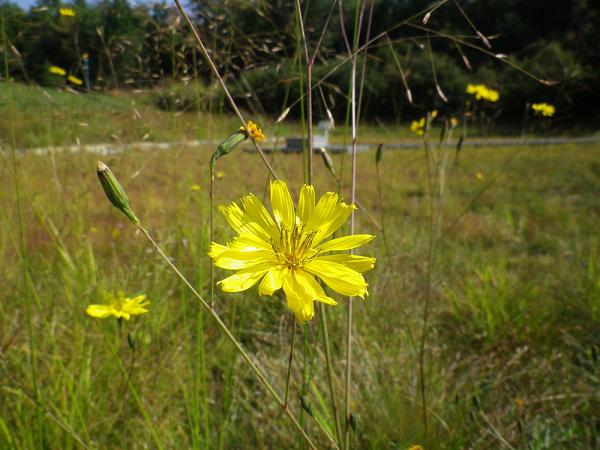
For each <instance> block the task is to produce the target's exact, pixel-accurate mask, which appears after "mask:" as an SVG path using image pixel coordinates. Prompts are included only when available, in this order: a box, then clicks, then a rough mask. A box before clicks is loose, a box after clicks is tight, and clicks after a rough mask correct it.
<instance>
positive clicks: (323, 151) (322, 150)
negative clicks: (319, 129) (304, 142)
mask: <svg viewBox="0 0 600 450" xmlns="http://www.w3.org/2000/svg"><path fill="white" fill-rule="evenodd" d="M319 151H320V153H321V156H322V157H323V162H324V163H325V166H326V167H327V169H329V171H330V172H331V174H332V175H333V177H334V178H337V175H336V173H335V169H334V168H333V160H332V159H331V156H329V152H328V151H327V150H326V149H325V148H323V147H321V148H320V149H319Z"/></svg>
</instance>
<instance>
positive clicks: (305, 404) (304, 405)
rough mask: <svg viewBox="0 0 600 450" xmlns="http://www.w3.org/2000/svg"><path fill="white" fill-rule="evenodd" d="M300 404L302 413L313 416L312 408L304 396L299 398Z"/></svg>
mask: <svg viewBox="0 0 600 450" xmlns="http://www.w3.org/2000/svg"><path fill="white" fill-rule="evenodd" d="M300 404H301V405H302V409H304V411H306V412H307V413H309V414H310V415H311V416H312V415H313V412H312V406H311V404H310V402H309V401H308V400H307V398H306V397H305V396H304V395H301V396H300Z"/></svg>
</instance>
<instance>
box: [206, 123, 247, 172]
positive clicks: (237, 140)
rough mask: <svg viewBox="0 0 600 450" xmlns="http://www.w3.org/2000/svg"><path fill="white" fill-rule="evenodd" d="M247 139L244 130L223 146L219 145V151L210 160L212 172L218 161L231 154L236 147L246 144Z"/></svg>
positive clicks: (229, 138)
mask: <svg viewBox="0 0 600 450" xmlns="http://www.w3.org/2000/svg"><path fill="white" fill-rule="evenodd" d="M246 139H248V136H247V135H246V132H245V131H243V130H238V131H236V132H235V133H233V134H231V135H230V136H229V137H228V138H227V139H225V140H224V141H223V142H221V144H219V146H218V147H217V151H215V153H213V155H212V157H211V158H210V168H211V171H212V170H214V168H215V165H216V164H217V159H219V158H220V157H221V156H225V155H226V154H228V153H230V152H231V151H232V150H233V149H234V148H235V147H237V146H238V145H239V144H241V143H242V142H244V141H245V140H246Z"/></svg>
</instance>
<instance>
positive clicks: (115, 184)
mask: <svg viewBox="0 0 600 450" xmlns="http://www.w3.org/2000/svg"><path fill="white" fill-rule="evenodd" d="M96 173H97V174H98V179H99V180H100V184H102V188H103V189H104V193H105V194H106V196H107V197H108V199H109V200H110V202H111V203H112V204H113V206H114V207H115V208H117V209H118V210H120V211H121V212H122V213H123V214H125V215H126V216H127V218H128V219H129V220H131V221H132V222H133V223H134V224H136V225H137V224H139V223H140V221H139V220H138V218H137V217H136V216H135V214H134V213H133V211H132V210H131V207H130V206H129V199H128V198H127V194H126V193H125V190H124V189H123V186H121V183H119V180H117V177H115V175H114V174H113V173H112V171H111V170H110V169H109V168H108V166H107V165H106V164H104V163H103V162H102V161H98V166H97V168H96Z"/></svg>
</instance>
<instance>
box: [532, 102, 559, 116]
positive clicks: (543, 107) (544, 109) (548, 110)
mask: <svg viewBox="0 0 600 450" xmlns="http://www.w3.org/2000/svg"><path fill="white" fill-rule="evenodd" d="M531 109H533V111H534V112H535V114H537V115H538V116H544V117H552V116H553V115H554V113H555V112H556V109H555V108H554V106H553V105H549V104H548V103H534V104H533V105H531Z"/></svg>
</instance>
